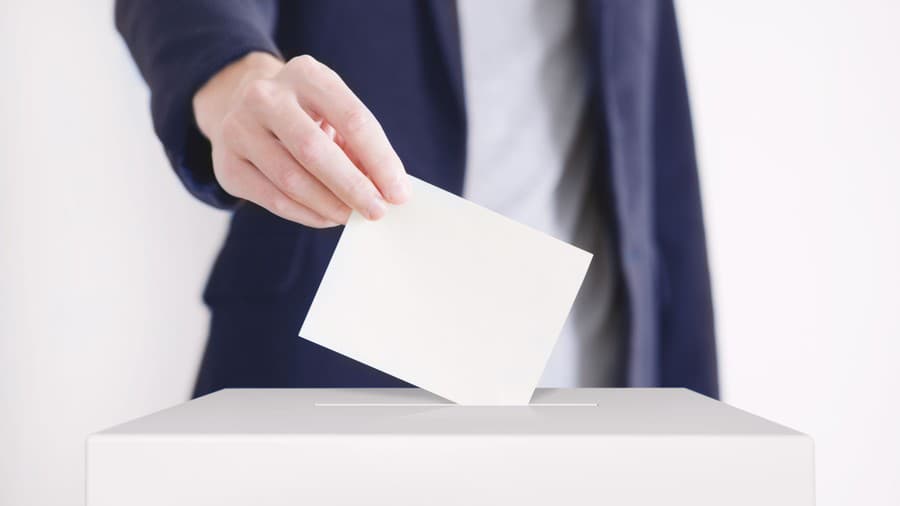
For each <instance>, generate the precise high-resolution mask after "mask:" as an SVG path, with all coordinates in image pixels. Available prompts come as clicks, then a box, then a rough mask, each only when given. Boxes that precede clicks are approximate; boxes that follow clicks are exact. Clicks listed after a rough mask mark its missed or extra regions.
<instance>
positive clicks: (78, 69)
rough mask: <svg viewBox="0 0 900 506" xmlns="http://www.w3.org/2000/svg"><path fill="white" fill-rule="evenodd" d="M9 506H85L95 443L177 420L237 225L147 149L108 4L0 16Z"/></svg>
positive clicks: (2, 362)
mask: <svg viewBox="0 0 900 506" xmlns="http://www.w3.org/2000/svg"><path fill="white" fill-rule="evenodd" d="M0 61H2V62H3V70H2V71H0V74H2V78H0V505H3V506H47V505H54V506H77V505H81V504H83V503H84V438H85V436H86V435H87V434H89V433H91V432H96V431H97V430H99V429H101V428H103V427H108V426H110V425H113V424H116V423H120V422H122V421H123V420H128V419H130V418H134V417H137V416H141V415H144V414H146V413H148V412H151V411H155V410H158V409H162V408H164V407H167V406H171V405H172V404H175V403H178V402H182V401H184V400H185V399H187V398H188V396H189V395H190V392H191V387H192V383H193V381H194V377H195V376H196V374H197V363H198V360H199V355H200V352H201V350H202V346H203V343H204V341H205V339H206V330H207V312H206V310H205V308H204V307H203V304H202V302H201V301H200V293H201V290H202V289H203V283H204V282H205V279H206V276H207V274H208V273H209V270H210V268H211V266H212V260H213V255H214V253H215V251H216V249H217V248H218V245H219V242H220V241H221V240H222V233H223V229H224V225H225V220H226V218H227V215H226V214H225V213H222V212H218V211H215V210H213V209H210V208H207V207H205V206H203V205H202V204H200V203H198V202H196V201H194V200H193V199H192V198H191V197H190V196H189V195H187V193H186V192H185V191H184V189H183V188H182V187H181V185H180V184H179V183H178V181H177V179H176V177H175V176H174V174H173V173H172V171H171V169H170V168H169V167H168V165H167V163H166V161H165V157H164V156H163V152H162V149H161V148H160V146H159V143H158V142H157V141H156V139H155V137H154V135H153V129H152V127H151V125H150V117H149V97H148V94H147V91H146V87H145V85H144V83H143V81H142V80H141V77H140V76H139V75H138V73H137V70H136V69H135V68H134V67H133V66H132V64H131V63H130V61H129V57H128V55H127V54H126V51H125V48H124V47H123V45H122V42H121V40H120V39H119V37H118V35H117V34H116V33H115V32H114V30H113V26H112V11H111V2H108V1H88V2H77V3H70V2H57V1H49V2H41V3H35V2H16V1H3V2H0Z"/></svg>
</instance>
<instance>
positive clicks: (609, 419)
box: [98, 388, 801, 436]
mask: <svg viewBox="0 0 900 506" xmlns="http://www.w3.org/2000/svg"><path fill="white" fill-rule="evenodd" d="M224 434H232V435H234V434H244V435H267V434H276V435H291V434H295V435H327V434H335V435H367V434H370V435H375V434H377V435H385V434H398V435H440V434H447V435H467V434H472V435H477V434H488V435H525V434H527V435H542V434H546V435H599V436H602V435H616V436H620V435H647V436H652V435H769V436H775V435H801V434H800V433H798V432H796V431H794V430H792V429H789V428H787V427H784V426H781V425H778V424H775V423H773V422H770V421H768V420H765V419H763V418H760V417H758V416H755V415H752V414H750V413H747V412H744V411H741V410H739V409H736V408H734V407H731V406H729V405H727V404H724V403H722V402H719V401H716V400H714V399H710V398H708V397H705V396H702V395H700V394H697V393H694V392H691V391H690V390H686V389H679V388H672V389H669V388H658V389H657V388H647V389H640V388H628V389H615V388H584V389H538V390H536V391H535V394H534V397H533V398H532V402H531V404H529V405H527V406H462V405H456V404H452V403H449V402H448V401H445V400H443V399H441V398H439V397H436V396H434V395H432V394H430V393H428V392H425V391H423V390H419V389H414V388H390V389H226V390H220V391H218V392H215V393H213V394H209V395H206V396H204V397H200V398H198V399H194V400H192V401H189V402H186V403H184V404H181V405H178V406H175V407H172V408H169V409H166V410H163V411H160V412H158V413H155V414H152V415H149V416H146V417H143V418H140V419H137V420H134V421H132V422H128V423H125V424H122V425H119V426H116V427H113V428H111V429H108V430H106V431H103V432H101V433H100V434H98V435H99V436H116V435H147V436H153V435H160V436H162V435H193V436H202V435H211V436H215V435H224Z"/></svg>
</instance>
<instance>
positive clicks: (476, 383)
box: [300, 178, 592, 405]
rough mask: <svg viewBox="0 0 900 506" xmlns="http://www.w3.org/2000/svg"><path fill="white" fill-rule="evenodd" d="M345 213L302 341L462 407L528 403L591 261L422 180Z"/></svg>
mask: <svg viewBox="0 0 900 506" xmlns="http://www.w3.org/2000/svg"><path fill="white" fill-rule="evenodd" d="M411 179H412V187H413V191H412V197H411V199H410V200H409V202H407V203H406V204H403V205H401V206H392V207H390V208H389V209H388V212H387V214H386V215H385V216H384V217H383V218H382V219H381V220H378V221H375V222H370V221H367V220H365V219H364V218H362V217H361V216H360V215H358V214H356V213H353V214H352V215H351V216H350V219H349V221H348V223H347V226H346V228H345V229H344V232H343V234H342V235H341V238H340V240H339V242H338V245H337V248H336V249H335V252H334V256H332V258H331V263H329V265H328V269H327V270H326V271H325V276H324V277H323V279H322V283H321V285H320V286H319V290H318V292H317V293H316V295H315V298H314V299H313V302H312V306H311V307H310V310H309V313H308V314H307V316H306V320H305V321H304V322H303V326H302V328H301V329H300V336H301V337H303V338H305V339H308V340H310V341H312V342H314V343H317V344H319V345H322V346H324V347H326V348H329V349H331V350H334V351H336V352H338V353H341V354H343V355H346V356H348V357H350V358H352V359H355V360H358V361H360V362H363V363H365V364H368V365H370V366H372V367H374V368H376V369H379V370H381V371H384V372H385V373H388V374H390V375H392V376H395V377H397V378H400V379H402V380H404V381H406V382H409V383H411V384H413V385H416V386H418V387H421V388H424V389H426V390H429V391H431V392H432V393H434V394H437V395H439V396H441V397H444V398H446V399H448V400H451V401H454V402H457V403H461V404H482V405H484V404H496V405H509V404H527V403H528V402H529V400H530V399H531V395H532V393H533V391H534V389H535V387H536V386H537V383H538V380H539V379H540V377H541V374H542V372H543V370H544V366H545V365H546V362H547V359H548V358H549V356H550V353H551V351H552V350H553V346H554V345H555V343H556V340H557V337H558V336H559V334H560V332H561V330H562V327H563V324H564V323H565V320H566V318H567V316H568V314H569V310H570V309H571V307H572V303H573V302H574V300H575V296H576V294H577V293H578V289H579V287H580V286H581V282H582V280H583V279H584V275H585V273H586V272H587V268H588V264H589V263H590V260H591V256H592V255H591V254H590V253H588V252H586V251H583V250H581V249H578V248H576V247H574V246H572V245H569V244H567V243H565V242H562V241H559V240H557V239H554V238H553V237H550V236H548V235H546V234H543V233H541V232H538V231H536V230H534V229H531V228H529V227H527V226H525V225H522V224H520V223H516V222H515V221H512V220H510V219H508V218H506V217H504V216H501V215H499V214H497V213H495V212H493V211H490V210H488V209H485V208H483V207H480V206H478V205H476V204H474V203H472V202H469V201H467V200H465V199H462V198H460V197H458V196H456V195H453V194H451V193H449V192H446V191H444V190H441V189H439V188H437V187H435V186H432V185H430V184H428V183H425V182H424V181H421V180H418V179H415V178H411Z"/></svg>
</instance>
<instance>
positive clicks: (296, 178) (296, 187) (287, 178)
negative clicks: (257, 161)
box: [278, 168, 306, 196]
mask: <svg viewBox="0 0 900 506" xmlns="http://www.w3.org/2000/svg"><path fill="white" fill-rule="evenodd" d="M278 184H279V185H281V187H282V188H284V189H286V190H287V191H289V192H291V193H292V194H293V195H295V196H300V195H302V194H303V193H305V191H304V190H305V186H306V185H305V184H304V181H303V177H301V176H300V174H298V173H297V172H296V171H295V170H294V169H293V168H290V169H286V170H284V171H283V172H282V173H281V176H280V177H279V181H278Z"/></svg>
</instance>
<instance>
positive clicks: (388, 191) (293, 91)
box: [193, 53, 410, 228]
mask: <svg viewBox="0 0 900 506" xmlns="http://www.w3.org/2000/svg"><path fill="white" fill-rule="evenodd" d="M193 106H194V115H195V117H196V118H197V124H198V125H199V127H200V130H201V131H202V132H203V134H204V135H206V137H207V138H208V139H209V140H210V142H211V143H212V158H213V168H214V171H215V175H216V179H217V180H218V182H219V184H220V185H222V188H224V189H225V191H227V192H228V193H230V194H231V195H234V196H235V197H238V198H243V199H246V200H250V201H252V202H255V203H256V204H258V205H260V206H262V207H264V208H266V209H268V210H269V211H271V212H272V213H274V214H277V215H278V216H281V217H282V218H285V219H288V220H292V221H295V222H298V223H302V224H304V225H307V226H310V227H317V228H325V227H332V226H335V225H338V224H340V223H346V222H347V218H348V217H349V215H350V209H354V210H356V211H357V212H359V213H360V214H362V215H363V216H364V217H366V218H368V219H370V220H377V219H378V218H380V217H381V216H383V215H384V213H385V210H386V205H385V201H387V202H390V203H393V204H401V203H403V202H404V201H406V199H407V198H408V196H409V192H410V186H409V181H408V180H407V176H406V171H405V170H404V168H403V164H402V163H401V161H400V158H399V157H398V156H397V153H395V152H394V149H393V148H392V147H391V145H390V143H389V142H388V139H387V137H386V136H385V134H384V131H383V130H382V128H381V125H379V123H378V121H377V120H376V119H375V117H374V116H373V115H372V113H371V112H370V111H369V110H368V109H367V108H366V107H365V105H363V103H362V102H361V101H360V100H359V98H357V97H356V95H354V94H353V92H352V91H350V88H348V87H347V85H346V84H344V82H343V81H342V80H341V78H340V77H339V76H338V75H337V74H336V73H335V72H334V71H332V70H331V69H329V68H328V67H326V66H325V65H323V64H322V63H319V62H318V61H316V60H315V59H313V58H312V57H311V56H300V57H297V58H294V59H292V60H290V61H289V62H287V63H284V62H281V61H280V60H278V59H277V58H275V57H273V56H271V55H269V54H266V53H251V54H249V55H247V56H245V57H244V58H242V59H241V60H238V61H236V62H235V63H233V64H231V65H229V66H228V67H226V68H224V69H222V70H221V71H220V72H219V73H217V74H216V75H215V76H213V77H212V79H210V80H209V81H208V82H207V83H206V84H205V85H204V86H203V87H202V88H201V89H200V90H199V91H198V92H197V94H196V95H194V101H193Z"/></svg>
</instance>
